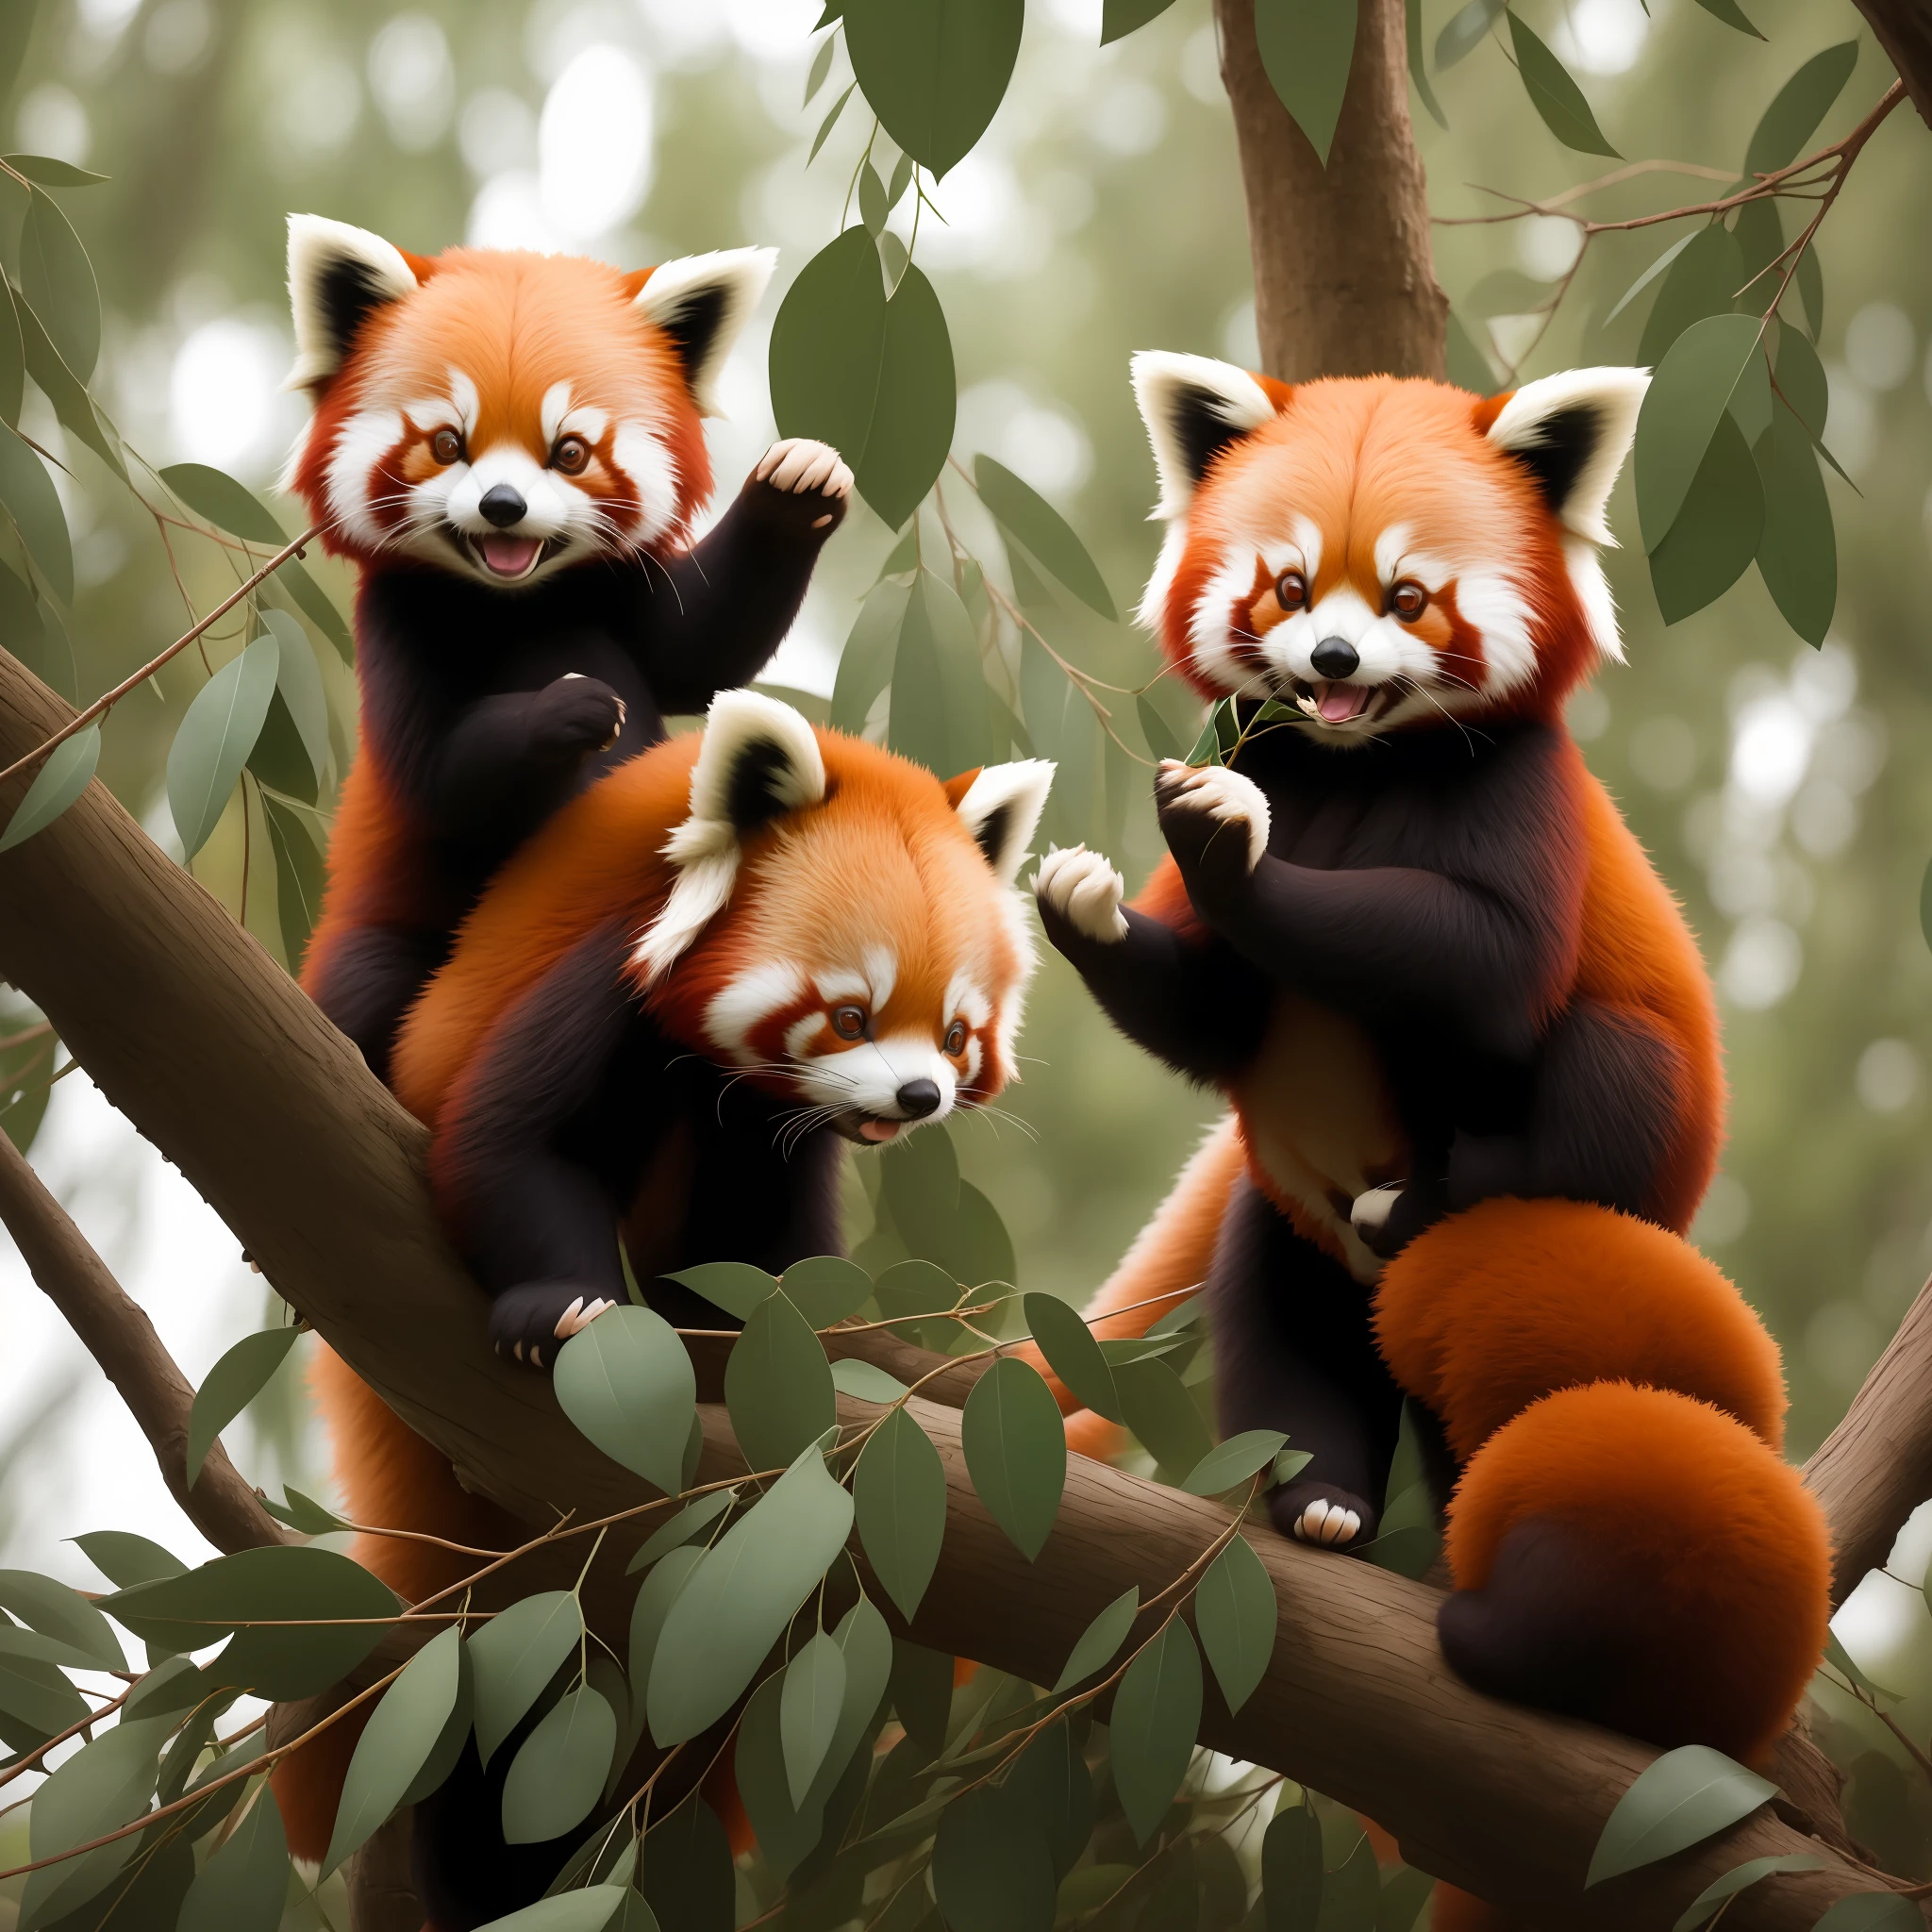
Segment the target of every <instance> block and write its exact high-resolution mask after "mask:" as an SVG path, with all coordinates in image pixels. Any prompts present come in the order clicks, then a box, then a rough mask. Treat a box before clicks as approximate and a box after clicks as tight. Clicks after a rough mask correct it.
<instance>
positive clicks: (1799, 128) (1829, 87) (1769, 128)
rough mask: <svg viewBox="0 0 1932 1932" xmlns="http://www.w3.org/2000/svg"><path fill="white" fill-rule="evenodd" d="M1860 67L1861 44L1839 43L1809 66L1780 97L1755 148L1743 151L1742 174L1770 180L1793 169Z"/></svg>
mask: <svg viewBox="0 0 1932 1932" xmlns="http://www.w3.org/2000/svg"><path fill="white" fill-rule="evenodd" d="M1857 64H1858V43H1857V41H1840V42H1839V44H1838V45H1837V46H1835V47H1827V48H1825V50H1824V53H1822V54H1814V55H1813V56H1812V57H1811V58H1810V59H1808V60H1807V61H1806V63H1805V64H1804V66H1802V67H1801V68H1799V69H1798V71H1797V73H1795V74H1794V75H1791V77H1790V79H1789V80H1788V81H1786V82H1785V84H1784V86H1783V87H1781V88H1780V89H1779V90H1778V91H1777V93H1776V95H1775V96H1774V98H1773V100H1772V103H1771V106H1770V107H1768V108H1765V110H1764V114H1763V117H1762V118H1761V119H1760V120H1759V121H1758V123H1757V127H1756V128H1755V129H1754V130H1753V132H1752V135H1751V144H1750V146H1749V147H1747V148H1746V149H1745V150H1744V173H1745V174H1746V175H1771V174H1775V173H1776V171H1777V170H1778V169H1780V168H1788V167H1790V164H1791V163H1792V162H1793V161H1795V160H1796V159H1797V158H1798V155H1799V152H1800V151H1801V150H1802V149H1803V147H1804V145H1805V143H1806V142H1807V141H1809V140H1810V139H1811V137H1812V135H1814V134H1815V133H1816V132H1817V131H1818V124H1819V123H1820V122H1821V121H1823V120H1824V117H1825V115H1826V114H1828V113H1829V112H1830V111H1831V105H1832V103H1833V102H1834V101H1836V100H1837V99H1838V97H1839V95H1840V93H1841V92H1843V91H1844V84H1845V82H1846V81H1848V80H1849V79H1851V77H1852V69H1853V68H1855V67H1856V66H1857Z"/></svg>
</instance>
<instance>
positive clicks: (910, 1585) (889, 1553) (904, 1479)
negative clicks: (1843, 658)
mask: <svg viewBox="0 0 1932 1932" xmlns="http://www.w3.org/2000/svg"><path fill="white" fill-rule="evenodd" d="M852 1493H853V1497H854V1500H855V1503H856V1505H857V1513H858V1539H859V1542H860V1543H861V1544H862V1546H863V1547H864V1550H865V1557H866V1561H867V1562H869V1563H870V1564H871V1565H872V1568H873V1574H874V1575H875V1576H877V1578H878V1580H879V1582H880V1584H881V1585H882V1586H883V1588H884V1590H885V1592H886V1594H887V1595H888V1596H889V1597H891V1600H892V1602H893V1603H894V1604H895V1605H896V1606H897V1607H898V1608H899V1612H900V1614H901V1615H902V1616H903V1617H905V1618H906V1620H907V1621H908V1623H910V1622H911V1620H912V1619H913V1618H914V1617H915V1616H917V1615H918V1613H919V1606H920V1603H921V1601H922V1600H923V1599H924V1595H925V1590H926V1586H927V1585H928V1584H929V1583H930V1582H931V1581H932V1574H933V1572H934V1570H936V1569H937V1568H938V1567H939V1560H940V1547H941V1543H942V1542H943V1541H944V1539H945V1533H946V1473H945V1467H944V1465H943V1464H942V1463H941V1460H940V1453H939V1451H938V1450H937V1449H935V1448H934V1447H933V1445H932V1439H931V1438H930V1437H929V1436H928V1435H927V1434H926V1433H925V1431H924V1429H923V1428H921V1427H920V1425H919V1424H918V1423H917V1422H915V1421H914V1420H913V1418H912V1417H911V1416H909V1415H908V1413H907V1412H906V1411H905V1410H904V1409H903V1408H900V1409H895V1410H893V1412H892V1413H891V1415H889V1416H888V1417H887V1418H886V1419H885V1421H884V1422H882V1423H881V1424H879V1426H878V1428H877V1429H876V1430H875V1431H874V1433H873V1436H872V1438H871V1440H870V1441H867V1443H866V1445H865V1448H864V1450H863V1451H862V1452H861V1454H860V1456H859V1458H858V1469H857V1470H856V1471H855V1472H854V1474H853V1479H852Z"/></svg>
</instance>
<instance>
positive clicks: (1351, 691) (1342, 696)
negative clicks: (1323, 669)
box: [1315, 684, 1369, 724]
mask: <svg viewBox="0 0 1932 1932" xmlns="http://www.w3.org/2000/svg"><path fill="white" fill-rule="evenodd" d="M1368 702H1369V693H1368V688H1367V687H1366V686H1365V685H1359V684H1331V685H1330V686H1328V688H1327V689H1326V690H1325V691H1323V692H1322V694H1321V695H1320V696H1319V697H1318V698H1317V699H1316V700H1315V708H1316V709H1317V710H1318V711H1320V712H1321V714H1322V716H1323V717H1324V718H1325V719H1326V720H1327V721H1328V723H1329V724H1347V723H1348V721H1349V720H1350V719H1351V718H1356V717H1359V716H1360V715H1361V712H1362V709H1363V708H1364V707H1365V706H1366V705H1367V704H1368Z"/></svg>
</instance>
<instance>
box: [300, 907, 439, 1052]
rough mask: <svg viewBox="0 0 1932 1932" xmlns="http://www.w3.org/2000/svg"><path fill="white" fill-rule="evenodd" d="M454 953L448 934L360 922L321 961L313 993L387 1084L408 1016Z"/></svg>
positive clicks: (310, 987)
mask: <svg viewBox="0 0 1932 1932" xmlns="http://www.w3.org/2000/svg"><path fill="white" fill-rule="evenodd" d="M448 955H449V935H448V934H447V933H434V932H432V933H425V932H404V931H400V930H398V929H397V928H396V927H394V926H388V925H363V926H357V927H355V928H353V929H351V930H350V931H348V932H345V933H344V934H343V935H342V936H341V939H339V940H337V941H335V943H334V944H333V945H331V946H330V947H329V948H328V950H327V952H326V953H325V955H324V956H323V957H322V958H319V959H318V960H317V961H316V966H315V971H314V973H313V974H312V975H310V979H309V982H308V996H309V998H310V999H312V1000H313V1001H314V1002H315V1004H316V1005H317V1006H318V1007H320V1008H322V1010H323V1011H324V1012H325V1013H326V1014H327V1015H328V1017H329V1019H330V1020H331V1021H332V1022H333V1023H334V1024H335V1025H336V1026H337V1028H338V1029H339V1030H340V1031H341V1032H343V1033H346V1034H347V1035H348V1037H349V1038H350V1039H351V1040H352V1041H355V1043H356V1045H357V1046H358V1048H359V1049H360V1051H361V1054H362V1058H364V1059H365V1060H366V1061H368V1063H369V1071H370V1072H371V1073H372V1074H375V1077H376V1078H377V1079H378V1080H380V1081H382V1082H383V1084H384V1085H385V1086H387V1085H388V1084H389V1058H390V1055H391V1053H392V1052H393V1051H394V1049H395V1043H396V1032H397V1029H398V1028H399V1027H400V1026H401V1025H402V1022H403V1015H404V1014H405V1013H407V1012H408V1010H409V1008H410V1007H411V1006H412V1005H413V1004H414V1003H415V999H416V995H417V994H418V993H419V992H421V991H423V989H424V987H425V986H426V985H427V984H428V983H429V978H430V975H431V974H433V973H435V971H436V969H437V968H438V967H439V966H441V964H442V962H443V960H444V959H445V958H447V957H448Z"/></svg>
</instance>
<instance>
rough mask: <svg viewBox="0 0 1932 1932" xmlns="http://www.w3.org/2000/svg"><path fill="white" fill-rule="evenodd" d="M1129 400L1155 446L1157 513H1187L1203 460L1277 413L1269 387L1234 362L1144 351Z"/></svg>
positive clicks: (1138, 359)
mask: <svg viewBox="0 0 1932 1932" xmlns="http://www.w3.org/2000/svg"><path fill="white" fill-rule="evenodd" d="M1133 374H1134V400H1135V401H1136V402H1137V403H1138V404H1139V405H1140V406H1141V422H1143V423H1144V424H1145V425H1147V441H1149V442H1151V443H1152V444H1153V445H1154V467H1155V470H1156V471H1157V472H1158V475H1159V477H1160V501H1159V503H1158V504H1157V505H1156V506H1155V510H1154V514H1155V515H1156V516H1157V517H1164V518H1166V519H1168V520H1169V521H1170V522H1172V521H1173V520H1174V518H1175V517H1178V516H1181V515H1184V514H1185V513H1186V510H1187V508H1188V505H1189V503H1190V502H1191V500H1192V498H1193V494H1194V486H1195V485H1196V484H1198V483H1199V482H1200V480H1201V478H1202V476H1203V475H1204V474H1205V473H1206V471H1207V468H1208V463H1209V462H1210V461H1211V460H1212V459H1213V458H1215V457H1216V456H1218V455H1219V454H1220V452H1221V450H1222V449H1223V448H1224V447H1225V445H1226V444H1227V443H1229V442H1231V441H1234V439H1235V438H1236V437H1240V436H1245V435H1246V434H1247V433H1248V432H1249V431H1250V430H1252V429H1258V428H1259V427H1260V426H1261V425H1262V424H1264V423H1266V422H1267V421H1268V420H1269V419H1270V418H1271V417H1272V416H1273V415H1274V403H1273V401H1271V400H1270V398H1269V395H1268V391H1266V390H1264V389H1263V388H1262V387H1261V385H1260V384H1259V383H1258V382H1257V381H1256V380H1255V378H1254V377H1253V376H1252V375H1249V374H1248V372H1247V371H1246V370H1245V369H1237V368H1236V367H1235V366H1234V364H1233V363H1232V362H1216V361H1215V360H1213V359H1212V358H1210V357H1208V356H1179V355H1174V354H1171V353H1169V352H1168V351H1167V350H1165V349H1142V350H1141V351H1140V352H1139V353H1138V354H1137V355H1136V356H1135V357H1134V359H1133Z"/></svg>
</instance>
